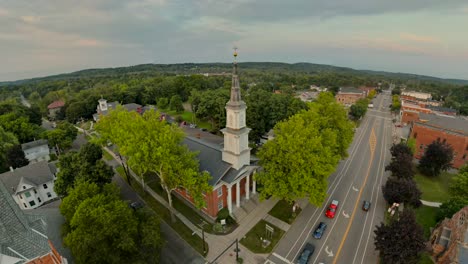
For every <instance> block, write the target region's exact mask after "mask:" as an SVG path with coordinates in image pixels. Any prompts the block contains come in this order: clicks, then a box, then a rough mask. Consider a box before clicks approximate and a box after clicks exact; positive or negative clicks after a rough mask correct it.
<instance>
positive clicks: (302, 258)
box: [297, 243, 315, 264]
mask: <svg viewBox="0 0 468 264" xmlns="http://www.w3.org/2000/svg"><path fill="white" fill-rule="evenodd" d="M314 250H315V247H314V245H312V244H310V243H307V244H306V245H305V247H304V249H303V250H302V253H301V255H299V259H298V261H297V263H298V264H307V263H308V262H309V258H310V257H311V256H312V254H314Z"/></svg>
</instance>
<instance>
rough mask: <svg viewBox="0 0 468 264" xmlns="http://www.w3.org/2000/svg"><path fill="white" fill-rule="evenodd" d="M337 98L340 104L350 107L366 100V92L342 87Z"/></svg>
mask: <svg viewBox="0 0 468 264" xmlns="http://www.w3.org/2000/svg"><path fill="white" fill-rule="evenodd" d="M335 98H336V101H337V102H338V103H340V104H342V105H345V106H350V105H352V104H354V103H356V101H357V100H359V99H362V98H366V91H363V90H360V89H357V88H355V87H341V88H340V91H338V93H337V94H336V96H335Z"/></svg>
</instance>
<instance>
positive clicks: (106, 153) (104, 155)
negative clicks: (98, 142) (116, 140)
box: [102, 150, 114, 161]
mask: <svg viewBox="0 0 468 264" xmlns="http://www.w3.org/2000/svg"><path fill="white" fill-rule="evenodd" d="M102 157H103V158H104V159H105V160H107V161H109V160H112V159H114V157H112V155H111V154H109V152H107V151H105V150H103V151H102Z"/></svg>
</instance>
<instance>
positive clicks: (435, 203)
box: [421, 200, 442, 207]
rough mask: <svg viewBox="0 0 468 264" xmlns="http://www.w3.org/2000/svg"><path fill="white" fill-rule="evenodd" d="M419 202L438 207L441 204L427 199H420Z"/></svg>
mask: <svg viewBox="0 0 468 264" xmlns="http://www.w3.org/2000/svg"><path fill="white" fill-rule="evenodd" d="M421 203H422V204H424V205H426V206H430V207H440V205H441V204H442V203H438V202H429V201H424V200H421Z"/></svg>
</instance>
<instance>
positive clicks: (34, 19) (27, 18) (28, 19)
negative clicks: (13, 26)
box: [20, 16, 41, 24]
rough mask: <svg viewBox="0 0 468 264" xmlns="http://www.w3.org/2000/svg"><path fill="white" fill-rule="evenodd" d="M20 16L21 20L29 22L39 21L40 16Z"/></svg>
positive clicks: (35, 22)
mask: <svg viewBox="0 0 468 264" xmlns="http://www.w3.org/2000/svg"><path fill="white" fill-rule="evenodd" d="M20 18H21V20H22V21H23V22H25V23H30V24H37V23H38V22H39V21H41V17H39V16H20Z"/></svg>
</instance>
